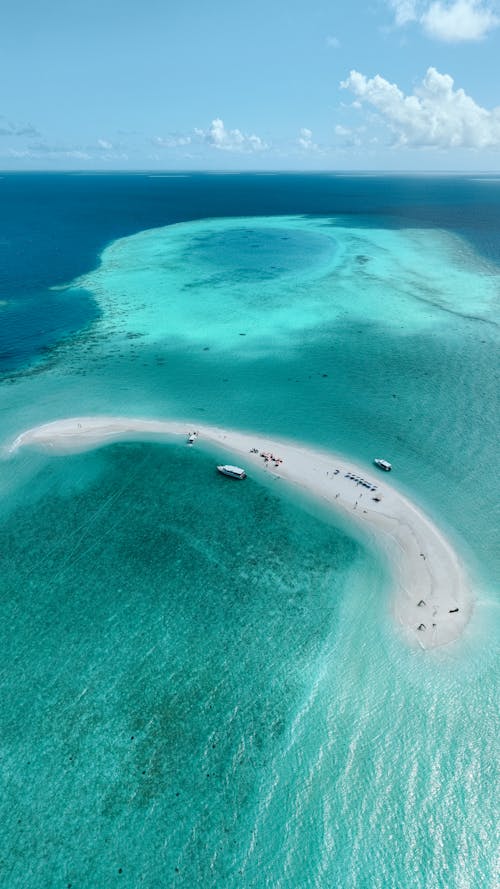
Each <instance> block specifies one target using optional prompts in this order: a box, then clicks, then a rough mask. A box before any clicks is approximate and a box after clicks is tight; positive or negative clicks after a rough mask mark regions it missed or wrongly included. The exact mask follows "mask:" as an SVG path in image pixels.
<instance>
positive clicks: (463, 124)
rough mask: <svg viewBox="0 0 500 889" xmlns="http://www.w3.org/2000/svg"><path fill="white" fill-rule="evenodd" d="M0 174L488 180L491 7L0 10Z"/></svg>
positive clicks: (92, 0) (492, 156)
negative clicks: (177, 172)
mask: <svg viewBox="0 0 500 889" xmlns="http://www.w3.org/2000/svg"><path fill="white" fill-rule="evenodd" d="M2 13H3V15H2V23H3V27H2V33H1V35H0V65H1V71H0V75H1V83H2V85H3V89H2V91H1V100H0V167H1V168H3V169H26V170H30V169H49V170H50V169H52V170H57V169H84V170H85V169H88V170H92V169H100V170H102V169H104V170H106V169H110V170H112V169H145V168H147V169H209V170H218V169H220V170H224V169H227V170H245V169H248V170H259V169H263V170H264V169H273V170H276V169H283V170H287V169H292V170H293V169H304V170H322V169H345V170H363V169H365V170H498V169H499V168H500V162H499V158H500V76H499V74H500V71H499V68H500V64H499V57H500V53H499V50H500V0H367V2H360V0H329V2H326V0H309V2H306V0H287V2H284V0H252V2H246V0H245V2H243V0H232V2H230V0H210V2H207V0H177V2H171V0H163V2H160V0H142V2H141V3H140V4H139V2H137V0H136V2H130V0H120V2H117V0H100V2H97V0H86V2H85V3H80V2H75V0H64V2H63V0H16V2H14V0H4V3H3V4H2Z"/></svg>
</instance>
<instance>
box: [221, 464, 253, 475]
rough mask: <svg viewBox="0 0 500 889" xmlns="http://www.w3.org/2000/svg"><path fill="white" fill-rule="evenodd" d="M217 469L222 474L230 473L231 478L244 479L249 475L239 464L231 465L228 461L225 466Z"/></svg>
mask: <svg viewBox="0 0 500 889" xmlns="http://www.w3.org/2000/svg"><path fill="white" fill-rule="evenodd" d="M217 469H218V470H219V472H221V473H222V475H228V476H229V478H239V479H243V478H246V477H247V474H246V472H245V470H244V469H241V468H240V467H239V466H230V465H228V464H227V463H226V464H225V465H224V466H218V467H217Z"/></svg>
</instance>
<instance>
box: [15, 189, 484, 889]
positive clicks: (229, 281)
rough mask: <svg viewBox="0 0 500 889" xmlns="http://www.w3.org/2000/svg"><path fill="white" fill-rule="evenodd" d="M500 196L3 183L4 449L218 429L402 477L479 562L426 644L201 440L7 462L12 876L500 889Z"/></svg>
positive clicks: (351, 545)
mask: <svg viewBox="0 0 500 889" xmlns="http://www.w3.org/2000/svg"><path fill="white" fill-rule="evenodd" d="M499 244H500V181H499V180H497V179H495V178H493V177H488V176H476V177H473V176H449V177H439V176H432V177H430V176H428V177H424V176H375V175H373V176H371V175H365V176H359V175H358V176H349V175H334V174H326V173H325V174H310V175H305V174H298V173H297V174H269V175H262V174H231V175H223V174H201V173H200V174H185V173H183V174H174V173H172V174H169V175H164V176H159V175H154V174H147V173H135V174H111V175H110V174H85V175H83V174H21V173H17V174H3V177H2V178H0V251H1V257H2V262H1V264H0V267H1V272H0V275H1V277H0V281H1V293H0V313H1V318H2V324H1V325H0V372H1V376H0V389H1V395H0V411H1V413H0V417H1V426H0V431H1V445H2V447H4V446H6V445H8V444H9V443H10V441H12V439H13V438H14V437H15V436H16V435H17V434H19V433H20V432H22V431H23V430H24V429H27V428H29V427H31V426H33V425H36V424H38V423H43V422H48V421H50V420H56V419H58V418H63V417H66V416H74V415H81V416H83V415H89V414H116V415H122V416H123V415H125V416H126V415H129V416H137V417H158V418H162V419H170V418H171V419H180V420H189V422H192V423H193V426H195V425H196V423H197V422H199V423H200V424H203V423H209V424H217V425H221V426H227V427H229V428H234V429H241V430H254V431H255V432H259V433H263V434H267V435H269V436H275V437H277V438H279V437H286V438H291V439H296V440H297V441H301V442H305V443H309V444H311V445H312V446H315V447H321V448H324V449H331V450H334V451H339V452H343V453H346V454H350V455H352V457H353V459H354V460H355V461H356V462H357V463H360V464H362V465H366V466H369V465H370V464H371V461H372V460H373V457H375V456H383V457H386V458H387V459H390V460H391V462H392V463H393V466H394V471H393V473H392V476H391V481H393V482H394V484H395V485H396V486H397V487H398V489H399V490H401V491H402V492H403V493H405V494H406V495H407V496H409V497H411V498H412V499H413V500H414V501H416V502H417V503H418V504H419V505H420V506H421V507H422V508H423V509H424V510H425V511H426V512H427V513H428V514H429V515H430V516H431V517H432V518H433V519H434V521H435V522H436V523H437V524H438V526H439V527H440V528H442V529H443V531H444V532H445V533H446V535H447V536H448V537H449V539H450V540H451V541H452V542H453V544H454V546H455V547H456V548H457V549H458V550H459V552H460V554H461V556H462V558H463V560H464V562H465V563H466V565H467V567H468V570H469V573H470V576H471V578H472V582H473V587H474V593H475V608H474V613H473V617H472V620H471V621H470V623H469V625H468V626H467V629H466V632H465V633H464V636H463V637H462V638H461V639H460V640H459V641H457V642H455V643H453V644H452V645H449V646H445V647H443V648H440V649H435V650H433V651H419V650H418V651H416V650H413V649H410V648H408V647H407V645H406V643H405V641H404V639H403V638H402V636H401V634H400V633H399V631H398V628H397V626H395V624H394V622H393V620H392V615H391V578H390V571H389V569H388V566H387V565H386V564H385V562H384V560H383V558H382V556H381V554H380V553H379V552H378V551H377V550H375V549H373V548H372V547H371V545H369V544H367V543H366V542H365V541H364V540H361V539H360V538H359V535H357V534H356V532H355V530H354V529H353V528H351V527H350V526H349V525H348V524H347V523H346V522H343V521H340V520H339V519H337V517H336V516H334V515H327V514H325V513H324V511H322V510H321V508H320V507H318V506H316V505H315V504H314V503H312V502H310V501H307V500H305V499H301V498H299V497H298V495H296V494H295V493H294V492H292V491H289V492H285V493H282V492H280V493H278V492H277V490H276V488H273V487H272V485H269V484H268V485H266V484H265V483H263V481H262V479H261V478H252V476H251V474H250V477H249V478H248V479H247V481H246V482H245V483H244V484H239V483H231V482H230V481H228V480H227V479H224V478H222V477H221V476H218V475H217V473H216V472H215V471H214V460H213V458H212V455H211V454H209V453H207V452H205V451H203V450H200V449H198V448H196V447H194V448H186V447H185V445H175V444H165V445H159V444H150V443H144V442H142V443H127V444H125V443H122V444H115V445H112V446H109V447H105V448H101V449H98V450H95V451H93V452H90V453H86V454H80V455H73V456H67V457H51V456H50V454H49V455H47V454H45V455H44V454H38V453H36V452H30V451H28V450H25V451H21V452H20V453H19V454H17V455H15V456H8V455H7V454H6V453H5V452H4V454H3V457H2V459H1V460H0V491H1V498H0V524H1V528H2V538H3V546H2V550H1V559H2V566H1V570H0V578H1V579H0V593H1V595H0V608H1V620H0V633H1V636H2V638H1V644H0V652H1V670H0V675H1V679H0V688H1V699H0V700H1V706H0V714H1V715H0V750H1V757H0V772H1V776H2V794H1V797H0V799H1V802H0V808H1V814H2V817H1V821H0V824H1V827H0V837H1V844H0V885H1V886H5V887H6V889H17V887H23V889H31V887H33V889H34V887H36V889H39V887H44V889H57V887H61V889H64V887H69V886H71V887H72V889H78V887H80V889H101V887H102V889H104V887H106V889H108V887H112V886H115V885H116V886H122V887H128V889H133V887H139V886H144V887H148V889H149V887H156V886H162V887H164V886H165V887H167V886H172V887H182V889H192V887H200V889H212V887H214V889H215V887H217V889H221V887H223V889H226V887H227V889H232V887H233V886H234V887H242V889H254V887H255V889H261V887H262V889H264V887H270V889H271V887H272V889H275V887H276V889H277V887H280V889H309V887H311V889H312V887H315V889H336V887H339V889H340V887H341V889H365V887H366V889H374V887H380V889H413V887H415V889H455V887H457V889H490V887H491V889H492V887H493V886H496V885H497V884H498V878H499V873H498V858H497V857H496V856H497V847H496V840H495V831H496V824H497V822H498V802H497V795H496V785H497V784H498V771H497V761H498V746H497V738H498V731H499V724H498V713H497V709H498V705H497V702H498V678H497V674H498V670H497V654H498V625H499V620H498V584H497V579H498V576H500V546H499V538H498V527H499V519H500V498H499V495H498V486H497V484H496V477H497V474H498V473H497V468H498V423H499V417H500V411H499V403H498V394H499V386H498V376H499V366H500V365H499V360H498V355H499V350H498V346H499V336H498V332H499V318H500V313H499V292H500V248H499Z"/></svg>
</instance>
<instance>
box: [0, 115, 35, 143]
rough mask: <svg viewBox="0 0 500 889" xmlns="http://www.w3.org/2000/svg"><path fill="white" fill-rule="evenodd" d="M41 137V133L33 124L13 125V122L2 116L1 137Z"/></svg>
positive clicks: (0, 122) (0, 117) (0, 121)
mask: <svg viewBox="0 0 500 889" xmlns="http://www.w3.org/2000/svg"><path fill="white" fill-rule="evenodd" d="M40 135H41V134H40V132H39V131H38V130H37V129H36V127H34V126H33V124H32V123H25V124H19V123H13V122H12V121H11V120H7V118H6V117H4V116H3V115H0V136H28V137H31V138H37V137H38V136H40Z"/></svg>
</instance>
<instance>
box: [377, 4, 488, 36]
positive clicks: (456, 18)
mask: <svg viewBox="0 0 500 889" xmlns="http://www.w3.org/2000/svg"><path fill="white" fill-rule="evenodd" d="M387 2H388V4H389V7H390V8H391V9H392V11H393V12H394V21H395V24H396V26H397V27H404V26H405V25H408V24H410V23H411V22H418V23H419V24H420V25H421V27H422V28H423V30H424V32H425V33H426V34H427V35H428V36H429V37H432V38H434V39H435V40H442V41H444V42H445V43H459V42H464V41H467V40H470V41H477V40H482V39H483V38H484V37H486V35H487V34H488V33H489V31H491V30H493V28H496V27H498V25H499V24H500V18H499V17H498V15H497V14H496V12H495V6H494V4H493V3H492V2H491V0H452V2H443V0H432V2H429V0H387Z"/></svg>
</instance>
